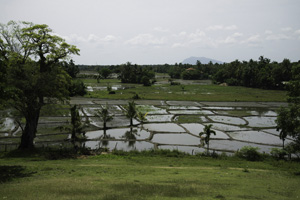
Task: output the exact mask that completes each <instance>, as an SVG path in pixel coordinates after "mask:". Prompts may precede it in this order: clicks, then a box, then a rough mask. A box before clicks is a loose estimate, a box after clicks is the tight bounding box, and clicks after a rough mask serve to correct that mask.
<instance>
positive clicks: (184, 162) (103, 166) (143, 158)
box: [0, 154, 300, 200]
mask: <svg viewBox="0 0 300 200" xmlns="http://www.w3.org/2000/svg"><path fill="white" fill-rule="evenodd" d="M23 156H24V155H23ZM0 162H1V166H0V180H1V182H2V183H1V187H0V196H1V198H3V199H272V200H273V199H274V200H276V199H297V198H299V196H300V191H299V188H298V187H299V184H300V177H299V175H298V176H297V175H296V174H299V167H300V166H299V165H300V163H297V162H286V161H274V160H266V161H264V162H248V161H244V160H240V159H238V158H234V157H232V158H231V157H230V158H222V159H221V158H219V159H213V158H209V157H198V156H179V157H166V156H163V155H156V156H155V155H150V154H149V155H144V154H142V155H139V154H132V155H130V154H129V155H122V156H119V155H111V154H107V155H99V156H90V157H80V158H77V159H60V160H47V159H45V158H44V157H43V156H40V155H37V156H34V155H32V156H26V157H2V158H0Z"/></svg>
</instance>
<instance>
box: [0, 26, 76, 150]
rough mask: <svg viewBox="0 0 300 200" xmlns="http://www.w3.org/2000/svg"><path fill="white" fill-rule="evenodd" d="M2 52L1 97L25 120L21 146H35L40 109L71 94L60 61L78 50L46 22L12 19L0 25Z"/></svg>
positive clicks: (66, 75) (0, 49)
mask: <svg viewBox="0 0 300 200" xmlns="http://www.w3.org/2000/svg"><path fill="white" fill-rule="evenodd" d="M0 51H1V53H0V60H1V61H0V62H1V63H0V65H1V72H0V73H1V74H2V73H3V74H4V75H5V76H4V77H5V78H3V77H1V80H0V81H1V83H0V89H1V90H2V91H1V93H2V92H3V93H2V96H1V99H2V100H5V101H3V102H5V104H6V105H7V106H11V107H14V108H15V109H16V110H18V111H19V112H20V114H21V115H22V116H23V117H24V118H25V120H26V122H25V128H24V129H23V132H22V137H21V144H20V146H19V148H21V149H25V148H32V147H34V138H35V136H36V132H37V125H38V120H39V116H40V110H41V108H42V107H43V106H44V105H45V104H46V103H47V102H48V101H53V100H60V101H64V100H66V99H67V98H68V95H69V92H68V87H69V85H70V76H69V75H68V74H67V73H66V71H65V70H64V69H63V67H62V66H61V64H60V61H61V60H63V59H66V58H67V57H68V56H69V55H71V54H77V55H79V49H77V48H76V47H75V46H73V45H69V44H67V43H66V42H65V41H64V39H62V38H61V37H59V36H57V35H55V34H53V33H52V30H51V29H50V28H49V27H48V26H47V25H45V24H41V25H36V24H33V23H30V22H14V21H10V22H9V23H7V24H0ZM3 102H2V103H3Z"/></svg>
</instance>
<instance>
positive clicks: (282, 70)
mask: <svg viewBox="0 0 300 200" xmlns="http://www.w3.org/2000/svg"><path fill="white" fill-rule="evenodd" d="M296 64H297V63H291V62H290V61H289V60H288V59H284V60H283V61H282V62H281V63H277V62H271V61H270V59H267V58H264V57H263V56H261V57H260V58H259V60H258V61H253V60H250V61H249V62H245V61H244V62H240V61H238V60H236V61H234V62H231V63H228V64H224V65H222V66H221V67H220V68H219V70H218V71H217V72H216V74H214V80H215V81H216V82H218V83H224V82H225V83H227V84H228V85H233V86H246V87H255V88H263V89H283V88H284V82H286V81H289V80H290V79H291V76H292V66H294V65H296Z"/></svg>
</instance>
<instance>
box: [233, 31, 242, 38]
mask: <svg viewBox="0 0 300 200" xmlns="http://www.w3.org/2000/svg"><path fill="white" fill-rule="evenodd" d="M243 35H244V34H243V33H239V32H236V33H234V34H233V37H242V36H243Z"/></svg>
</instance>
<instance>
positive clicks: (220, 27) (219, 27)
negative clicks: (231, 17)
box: [206, 25, 224, 31]
mask: <svg viewBox="0 0 300 200" xmlns="http://www.w3.org/2000/svg"><path fill="white" fill-rule="evenodd" d="M223 28H224V27H223V26H222V25H214V26H209V27H207V28H206V30H207V31H217V30H222V29H223Z"/></svg>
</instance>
